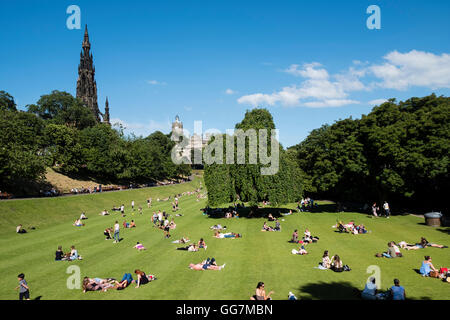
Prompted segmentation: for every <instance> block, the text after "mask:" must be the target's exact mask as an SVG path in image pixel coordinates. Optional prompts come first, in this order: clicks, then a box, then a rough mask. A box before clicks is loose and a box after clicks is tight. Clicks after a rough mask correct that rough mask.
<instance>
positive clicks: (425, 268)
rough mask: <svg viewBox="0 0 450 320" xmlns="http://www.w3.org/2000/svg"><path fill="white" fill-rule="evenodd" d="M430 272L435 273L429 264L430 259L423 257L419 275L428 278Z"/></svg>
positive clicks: (434, 269)
mask: <svg viewBox="0 0 450 320" xmlns="http://www.w3.org/2000/svg"><path fill="white" fill-rule="evenodd" d="M431 271H437V270H436V268H435V267H434V266H433V264H432V263H431V257H430V256H425V260H424V261H423V262H422V266H421V267H420V270H419V272H420V274H421V275H422V276H424V277H429V276H430V272H431Z"/></svg>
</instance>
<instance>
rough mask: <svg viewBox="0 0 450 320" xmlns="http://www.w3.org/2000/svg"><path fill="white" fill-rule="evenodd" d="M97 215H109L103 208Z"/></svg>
mask: <svg viewBox="0 0 450 320" xmlns="http://www.w3.org/2000/svg"><path fill="white" fill-rule="evenodd" d="M99 215H101V216H109V212H108V210H106V209H105V210H103V211H102V212H100V213H99Z"/></svg>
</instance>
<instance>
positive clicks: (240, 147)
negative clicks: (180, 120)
mask: <svg viewBox="0 0 450 320" xmlns="http://www.w3.org/2000/svg"><path fill="white" fill-rule="evenodd" d="M207 132H214V133H212V134H211V135H210V137H209V139H207V141H209V142H207V141H206V142H205V140H204V139H203V132H202V121H195V122H194V135H192V136H190V134H189V131H188V130H186V129H180V130H173V131H172V136H171V139H172V141H175V142H176V144H175V146H174V147H173V148H172V153H171V157H172V161H173V163H175V164H207V165H212V164H261V165H264V166H266V167H261V170H260V172H261V175H274V174H276V173H277V172H278V170H279V163H280V145H279V142H278V137H279V130H278V129H273V130H271V132H270V150H269V147H268V140H269V132H268V130H267V129H258V130H255V129H248V130H245V131H244V130H242V129H236V130H231V129H228V130H226V132H227V133H226V135H225V145H224V134H222V133H221V132H220V131H219V130H216V129H210V130H207ZM180 138H181V141H180ZM246 141H248V143H246ZM247 146H248V149H247ZM224 149H225V150H224ZM192 153H193V158H194V159H192ZM269 153H270V155H269ZM247 160H248V161H247Z"/></svg>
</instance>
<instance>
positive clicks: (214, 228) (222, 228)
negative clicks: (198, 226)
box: [210, 224, 227, 230]
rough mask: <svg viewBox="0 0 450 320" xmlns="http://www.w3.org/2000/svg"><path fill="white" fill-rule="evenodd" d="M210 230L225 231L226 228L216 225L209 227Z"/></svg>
mask: <svg viewBox="0 0 450 320" xmlns="http://www.w3.org/2000/svg"><path fill="white" fill-rule="evenodd" d="M210 229H213V230H226V229H227V227H226V226H223V227H222V225H220V224H216V225H213V226H212V227H210Z"/></svg>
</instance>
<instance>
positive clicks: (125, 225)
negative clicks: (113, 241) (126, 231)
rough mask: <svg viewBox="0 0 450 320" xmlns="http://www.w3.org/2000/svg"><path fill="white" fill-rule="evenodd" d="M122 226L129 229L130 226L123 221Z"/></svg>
mask: <svg viewBox="0 0 450 320" xmlns="http://www.w3.org/2000/svg"><path fill="white" fill-rule="evenodd" d="M122 225H123V227H124V228H129V227H130V224H129V223H128V222H126V221H125V220H124V221H123V223H122Z"/></svg>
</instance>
